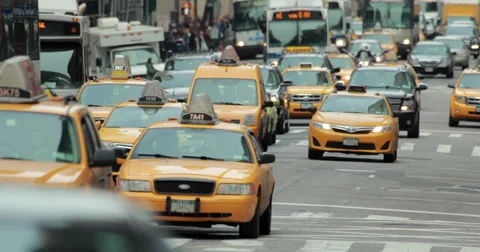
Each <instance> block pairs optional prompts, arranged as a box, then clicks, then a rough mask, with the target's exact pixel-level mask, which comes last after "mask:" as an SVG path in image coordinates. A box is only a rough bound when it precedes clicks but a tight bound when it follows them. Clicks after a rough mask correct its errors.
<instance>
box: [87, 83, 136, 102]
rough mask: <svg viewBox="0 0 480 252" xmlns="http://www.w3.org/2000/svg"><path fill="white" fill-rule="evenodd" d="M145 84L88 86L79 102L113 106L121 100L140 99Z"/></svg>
mask: <svg viewBox="0 0 480 252" xmlns="http://www.w3.org/2000/svg"><path fill="white" fill-rule="evenodd" d="M144 87H145V86H144V85H133V84H98V85H88V86H86V87H85V88H84V89H83V91H82V93H81V94H80V97H79V99H78V102H79V103H81V104H83V105H86V106H90V107H113V106H115V105H117V103H120V102H127V101H128V100H132V99H135V100H136V99H138V97H140V95H141V94H142V91H143V89H144Z"/></svg>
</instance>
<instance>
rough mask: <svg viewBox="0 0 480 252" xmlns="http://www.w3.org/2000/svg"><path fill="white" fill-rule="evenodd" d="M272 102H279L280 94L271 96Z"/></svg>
mask: <svg viewBox="0 0 480 252" xmlns="http://www.w3.org/2000/svg"><path fill="white" fill-rule="evenodd" d="M270 100H272V101H278V94H271V95H270Z"/></svg>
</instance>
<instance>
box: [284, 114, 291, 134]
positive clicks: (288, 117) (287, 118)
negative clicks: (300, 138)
mask: <svg viewBox="0 0 480 252" xmlns="http://www.w3.org/2000/svg"><path fill="white" fill-rule="evenodd" d="M289 131H290V113H288V114H287V116H286V119H285V133H288V132H289Z"/></svg>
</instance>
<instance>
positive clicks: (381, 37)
mask: <svg viewBox="0 0 480 252" xmlns="http://www.w3.org/2000/svg"><path fill="white" fill-rule="evenodd" d="M363 38H364V39H372V40H376V41H378V42H379V43H380V44H393V43H394V42H393V39H392V36H390V35H388V34H365V35H364V36H363Z"/></svg>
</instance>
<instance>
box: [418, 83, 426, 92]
mask: <svg viewBox="0 0 480 252" xmlns="http://www.w3.org/2000/svg"><path fill="white" fill-rule="evenodd" d="M415 89H416V90H427V89H428V86H427V84H425V83H418V86H417V87H416V88H415Z"/></svg>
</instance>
